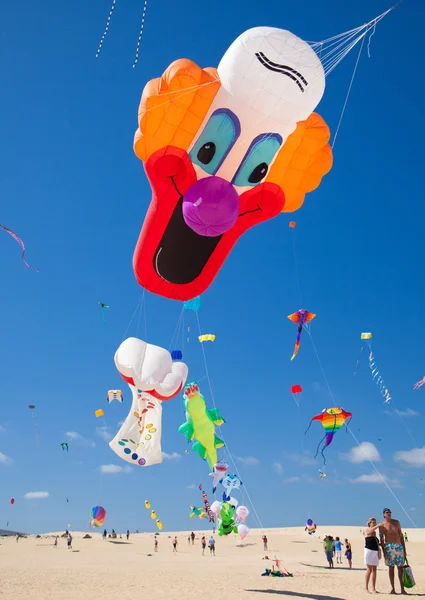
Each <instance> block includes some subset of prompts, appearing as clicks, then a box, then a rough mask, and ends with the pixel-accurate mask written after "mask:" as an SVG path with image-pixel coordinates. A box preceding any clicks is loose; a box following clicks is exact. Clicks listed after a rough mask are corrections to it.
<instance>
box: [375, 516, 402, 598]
mask: <svg viewBox="0 0 425 600" xmlns="http://www.w3.org/2000/svg"><path fill="white" fill-rule="evenodd" d="M383 515H384V520H383V521H382V523H380V525H379V537H380V540H381V547H382V552H383V554H384V558H385V564H386V565H387V567H388V575H389V578H390V583H391V592H390V594H395V593H396V591H395V588H394V567H397V570H398V578H399V581H400V588H401V593H402V594H407V592H406V590H405V589H404V585H403V567H404V563H405V562H406V559H407V552H406V545H405V543H404V537H403V533H402V531H401V527H400V522H399V521H397V520H396V519H392V518H391V511H390V509H389V508H384V510H383Z"/></svg>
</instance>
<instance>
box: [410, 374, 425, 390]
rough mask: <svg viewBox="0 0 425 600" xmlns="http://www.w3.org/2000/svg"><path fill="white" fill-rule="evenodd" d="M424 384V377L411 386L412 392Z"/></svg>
mask: <svg viewBox="0 0 425 600" xmlns="http://www.w3.org/2000/svg"><path fill="white" fill-rule="evenodd" d="M424 383H425V377H422V379H421V380H420V381H417V382H416V383H415V385H414V386H413V389H414V390H418V389H419V388H420V387H422V386H423V385H424Z"/></svg>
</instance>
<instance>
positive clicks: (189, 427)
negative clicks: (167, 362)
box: [179, 383, 224, 470]
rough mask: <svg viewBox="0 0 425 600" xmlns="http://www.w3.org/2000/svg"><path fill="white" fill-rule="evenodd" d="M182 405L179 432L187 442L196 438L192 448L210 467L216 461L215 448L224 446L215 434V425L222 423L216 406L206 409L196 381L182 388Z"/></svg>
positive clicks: (222, 420)
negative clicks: (183, 418)
mask: <svg viewBox="0 0 425 600" xmlns="http://www.w3.org/2000/svg"><path fill="white" fill-rule="evenodd" d="M183 399H184V407H185V409H186V423H183V425H180V427H179V432H180V433H183V434H184V435H185V436H186V439H187V441H188V442H190V441H191V440H196V442H195V443H194V444H193V446H192V448H193V450H195V452H197V453H198V454H199V456H200V457H201V458H202V459H203V460H206V461H207V462H208V466H209V467H210V469H211V470H212V469H213V466H214V465H215V463H216V462H217V451H216V448H222V447H223V446H224V442H223V440H221V439H220V438H219V437H217V436H216V435H215V425H217V426H218V427H220V425H223V423H224V419H223V418H222V417H221V415H220V412H219V410H218V408H210V409H207V406H206V404H205V399H204V397H203V396H202V394H201V393H200V391H199V386H198V384H197V383H189V385H187V386H186V387H185V388H184V396H183Z"/></svg>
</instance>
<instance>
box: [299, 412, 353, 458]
mask: <svg viewBox="0 0 425 600" xmlns="http://www.w3.org/2000/svg"><path fill="white" fill-rule="evenodd" d="M352 416H353V415H352V414H351V413H349V412H346V411H345V410H344V409H343V408H340V407H339V406H333V407H332V408H325V409H324V410H323V411H322V412H321V413H320V415H316V416H315V417H313V418H312V419H311V421H310V425H309V426H308V427H307V429H306V432H305V433H307V431H308V430H309V429H310V427H311V424H312V423H313V421H320V423H321V424H322V425H323V427H324V429H325V432H326V433H325V435H324V436H323V438H322V439H321V440H320V442H319V443H318V445H317V450H316V454H315V455H314V458H316V456H317V455H318V453H319V448H320V444H321V443H322V442H323V441H324V444H323V446H322V448H321V454H322V456H323V463H324V464H326V458H325V455H324V454H323V452H324V450H325V448H327V447H328V446H329V445H330V444H331V443H332V440H333V438H334V435H335V433H336V432H337V431H338V429H340V428H341V427H342V426H343V425H344V423H345V421H347V419H348V421H350V419H351V417H352ZM347 426H348V423H347Z"/></svg>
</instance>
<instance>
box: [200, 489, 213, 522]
mask: <svg viewBox="0 0 425 600" xmlns="http://www.w3.org/2000/svg"><path fill="white" fill-rule="evenodd" d="M199 489H200V490H201V494H202V499H203V501H204V506H205V512H206V513H207V515H208V518H209V520H210V523H214V515H213V513H212V510H211V506H210V503H209V502H208V496H207V494H206V492H205V491H204V490H203V489H202V485H200V486H199Z"/></svg>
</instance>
